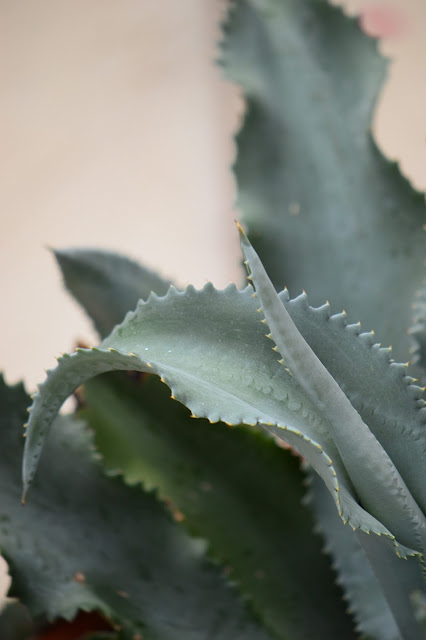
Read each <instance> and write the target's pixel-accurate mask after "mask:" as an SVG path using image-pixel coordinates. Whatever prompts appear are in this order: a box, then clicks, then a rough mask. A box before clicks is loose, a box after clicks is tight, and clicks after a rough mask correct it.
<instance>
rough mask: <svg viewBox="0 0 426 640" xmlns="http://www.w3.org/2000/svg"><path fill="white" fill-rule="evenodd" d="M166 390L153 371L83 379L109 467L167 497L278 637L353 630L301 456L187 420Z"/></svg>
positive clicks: (255, 436) (244, 432) (89, 415)
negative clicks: (305, 502)
mask: <svg viewBox="0 0 426 640" xmlns="http://www.w3.org/2000/svg"><path fill="white" fill-rule="evenodd" d="M168 396H169V393H168V391H167V389H166V387H165V386H164V385H162V384H161V383H160V382H159V381H158V379H157V378H155V377H154V376H148V377H144V378H143V379H142V380H138V379H136V380H133V381H132V380H131V379H129V378H128V377H127V376H123V375H119V374H108V375H104V376H99V377H97V378H94V379H93V380H91V381H90V382H88V383H87V384H86V385H85V389H84V409H83V411H82V415H83V416H84V418H85V419H86V420H87V421H88V423H89V424H90V426H91V427H93V428H94V430H95V434H96V439H95V441H96V445H97V447H98V449H99V450H100V451H101V452H102V454H103V456H104V464H105V465H106V467H107V468H108V469H110V470H114V469H115V470H117V469H120V470H122V473H123V474H124V477H125V479H126V481H127V482H129V483H131V484H133V483H135V482H138V481H142V482H143V484H144V486H145V487H155V488H157V490H158V492H159V494H160V495H161V497H163V498H164V499H168V500H171V502H172V504H173V506H174V508H177V509H178V510H179V515H181V517H183V518H184V520H183V523H182V524H183V525H184V526H185V528H186V529H187V530H189V531H190V532H191V533H192V534H193V535H196V536H201V537H203V538H204V539H206V540H208V542H209V552H210V555H212V556H213V557H214V558H215V559H216V560H217V561H220V562H221V564H222V565H223V566H225V567H227V572H228V575H229V578H230V579H231V580H232V581H237V583H238V585H239V588H240V590H241V591H242V592H243V593H244V594H245V595H246V597H247V598H249V600H250V602H251V604H252V606H253V608H254V609H255V611H256V613H257V615H258V617H259V618H261V619H262V620H264V621H265V623H266V625H267V627H269V628H271V629H273V630H274V632H275V634H276V636H277V638H301V639H305V638H322V637H324V638H328V637H331V636H336V637H339V638H342V639H343V638H352V637H354V635H353V632H352V628H351V622H350V618H349V617H347V616H346V615H345V614H344V608H343V602H342V601H341V595H340V594H339V593H338V590H337V589H336V587H335V586H334V584H333V576H332V574H331V572H330V570H329V567H328V563H327V561H326V559H325V557H324V555H322V554H321V541H320V538H319V537H313V536H312V529H313V527H314V524H313V521H312V520H311V517H310V514H309V512H308V510H307V509H306V508H304V507H303V506H302V504H301V501H302V496H303V486H302V479H303V476H302V474H301V472H300V470H299V460H298V458H296V457H295V456H294V455H292V454H291V453H290V452H289V451H285V450H284V449H282V448H278V447H276V446H275V444H274V442H273V441H272V440H271V439H270V438H265V437H264V436H263V435H262V434H260V433H258V432H256V431H253V430H252V429H251V430H249V429H246V428H244V427H241V426H240V427H235V428H233V429H230V428H229V427H227V426H226V425H224V424H223V423H219V424H214V425H211V424H209V423H208V422H207V421H206V420H198V421H194V420H191V419H190V417H189V415H188V412H187V411H186V410H185V409H184V408H183V407H182V406H181V405H180V404H178V403H176V402H173V401H172V400H170V399H169V397H168ZM307 610H309V611H310V615H309V616H306V611H307Z"/></svg>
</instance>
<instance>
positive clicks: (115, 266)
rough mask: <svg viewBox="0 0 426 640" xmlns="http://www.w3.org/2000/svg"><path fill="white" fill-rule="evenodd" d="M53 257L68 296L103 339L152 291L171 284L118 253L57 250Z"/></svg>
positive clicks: (166, 287)
mask: <svg viewBox="0 0 426 640" xmlns="http://www.w3.org/2000/svg"><path fill="white" fill-rule="evenodd" d="M53 253H54V256H55V258H56V260H57V262H58V264H59V266H60V268H61V271H62V275H63V278H64V283H65V286H66V288H67V289H68V290H69V291H70V293H71V294H72V295H73V296H74V297H75V298H76V300H77V301H78V302H79V303H80V304H81V305H82V307H83V308H84V309H85V310H86V311H87V313H88V314H89V316H90V317H91V318H92V320H93V322H94V325H95V327H96V329H97V331H98V332H99V334H100V335H101V336H102V337H104V336H106V335H108V334H109V333H110V331H111V330H112V329H113V327H114V326H115V325H116V324H118V323H119V322H121V320H122V319H123V318H124V316H125V315H126V313H127V312H128V311H130V310H131V309H134V308H135V307H136V303H137V301H138V300H139V299H140V298H143V299H146V298H147V297H148V296H149V294H150V293H151V291H155V292H156V293H158V294H159V295H161V294H163V293H166V291H167V289H168V288H169V285H170V282H169V281H167V280H164V279H163V278H161V277H160V276H159V275H157V274H156V273H155V272H153V271H150V270H149V269H147V268H146V267H142V266H141V265H140V264H138V263H137V262H135V261H133V260H129V258H126V257H124V256H121V255H119V254H118V253H113V252H110V251H100V250H99V249H56V250H55V251H54V252H53Z"/></svg>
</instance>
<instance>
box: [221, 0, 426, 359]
mask: <svg viewBox="0 0 426 640" xmlns="http://www.w3.org/2000/svg"><path fill="white" fill-rule="evenodd" d="M222 52H223V53H222V59H223V60H222V64H223V66H224V68H225V72H226V74H227V75H228V76H229V77H230V78H231V80H233V81H234V82H236V83H237V84H238V85H240V86H241V87H242V90H243V93H244V95H245V98H246V101H247V109H246V116H245V121H244V125H243V128H242V130H241V132H240V133H239V135H238V137H237V146H238V155H237V161H236V166H235V173H236V177H237V182H238V204H239V208H240V210H241V211H242V215H243V219H244V221H245V222H246V223H247V225H248V228H249V231H250V237H251V240H252V241H253V244H254V246H255V248H256V249H257V251H258V253H259V255H260V257H261V258H262V261H263V263H264V264H265V266H266V269H267V271H268V273H269V275H270V277H271V279H272V281H273V283H274V285H275V286H276V288H278V289H281V288H282V286H283V285H284V284H286V285H287V286H288V287H289V289H290V290H291V291H292V292H293V294H296V293H298V292H300V291H301V290H302V288H303V289H306V291H307V292H308V295H309V298H310V300H311V304H315V305H318V304H321V303H322V302H323V301H324V300H325V299H326V298H327V297H329V296H333V297H332V299H331V302H332V304H333V308H334V309H335V310H337V309H338V310H340V309H342V308H345V309H346V311H347V312H348V314H349V316H350V317H351V318H353V319H354V321H357V320H360V321H361V323H362V325H363V327H365V328H366V329H368V330H370V329H373V328H374V330H375V331H376V332H377V335H378V336H379V339H380V341H381V342H383V344H385V345H386V346H387V345H393V347H394V351H395V357H396V358H397V359H398V360H400V361H405V360H407V359H408V354H409V338H408V336H407V335H406V331H407V329H408V328H409V326H410V324H411V310H410V308H411V303H412V302H413V299H414V293H415V291H416V290H417V289H418V287H419V286H420V285H421V282H422V281H423V278H424V265H423V260H424V253H425V239H424V233H423V232H422V225H423V223H424V218H425V205H424V197H423V195H422V194H420V193H415V192H414V190H413V189H412V188H411V187H410V185H409V184H408V182H407V180H405V179H404V178H403V177H402V176H401V174H400V172H399V170H398V167H397V166H396V164H394V163H389V162H388V161H387V160H386V159H384V158H383V157H382V156H381V154H380V153H379V152H378V151H377V149H376V148H375V146H374V144H373V142H372V140H371V136H370V133H369V132H370V123H371V114H372V110H373V105H374V101H375V98H376V94H377V91H378V88H379V87H380V84H381V82H382V80H383V79H384V74H385V71H386V61H385V60H384V59H383V58H381V57H380V56H379V55H378V54H377V51H376V43H375V42H374V41H373V40H372V39H371V38H367V36H365V35H364V34H363V33H362V32H361V30H360V29H359V26H358V24H357V23H356V21H355V20H353V19H349V18H347V17H346V16H345V15H343V13H342V11H341V10H340V9H338V8H335V7H331V6H330V4H329V2H327V0H285V1H282V0H239V1H238V2H234V3H233V4H232V6H231V9H230V11H229V16H228V19H227V21H226V24H225V26H224V41H223V44H222ZM313 263H314V264H315V268H314V269H312V268H311V265H312V264H313ZM334 305H336V306H334Z"/></svg>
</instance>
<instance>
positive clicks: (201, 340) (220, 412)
mask: <svg viewBox="0 0 426 640" xmlns="http://www.w3.org/2000/svg"><path fill="white" fill-rule="evenodd" d="M302 304H303V300H302ZM256 305H257V302H256V301H255V299H254V298H252V296H251V291H250V289H246V290H245V291H243V292H238V291H237V290H236V289H235V287H233V286H230V287H228V288H227V289H225V290H224V291H222V292H218V291H216V290H215V289H214V288H213V287H212V286H211V285H207V286H206V287H205V288H204V289H203V290H202V291H199V292H197V291H195V290H194V289H193V288H191V287H189V288H188V289H187V290H186V291H185V292H177V291H176V290H175V289H171V290H170V291H169V293H168V294H167V295H166V296H165V297H164V298H156V297H154V296H152V297H151V298H150V299H149V301H148V302H147V303H140V304H139V305H138V308H137V310H136V312H135V313H131V314H129V315H128V316H127V318H126V320H125V321H124V323H123V324H122V325H120V326H118V327H117V328H116V329H115V330H114V331H113V332H112V334H111V336H109V337H108V338H107V339H106V340H105V341H104V342H103V343H102V344H101V346H100V348H99V349H97V350H79V351H78V352H76V353H75V354H73V355H72V356H67V357H64V358H62V359H61V360H60V362H59V366H58V369H57V370H56V372H55V373H54V374H51V375H50V376H49V377H48V379H47V381H46V382H45V383H44V385H43V386H42V387H41V390H40V394H39V396H38V398H36V401H35V404H34V407H33V409H32V415H31V420H30V427H29V434H28V439H27V455H26V461H25V465H26V466H25V469H26V473H27V482H28V481H30V479H31V476H32V474H33V472H34V469H35V466H36V464H37V459H38V455H39V453H40V447H41V445H42V442H43V439H44V437H45V435H46V433H47V429H48V426H49V421H50V420H51V417H52V415H51V414H52V412H53V411H54V410H56V409H57V408H59V406H60V404H61V402H62V401H63V400H64V399H65V398H66V397H67V395H69V394H70V393H71V392H72V390H73V388H74V387H75V386H77V385H78V384H80V383H81V382H83V381H84V380H86V379H88V378H90V377H92V376H93V375H95V374H96V373H101V372H103V371H106V370H108V369H120V368H121V369H138V370H141V371H151V372H154V373H157V374H158V375H160V376H161V377H162V379H163V380H164V381H165V382H166V383H167V384H168V385H169V386H170V387H171V388H172V392H173V395H174V396H175V397H176V398H177V399H179V400H180V401H181V402H183V403H184V404H186V405H187V406H188V407H189V408H190V409H191V411H192V412H193V413H194V414H195V415H197V416H200V417H203V416H204V417H207V418H209V419H210V420H211V421H217V420H220V419H222V420H224V421H226V422H228V423H230V424H239V423H241V422H242V423H246V424H255V423H264V424H268V423H269V424H270V425H271V428H272V429H273V425H278V426H279V427H285V431H283V430H282V429H281V428H280V429H279V430H278V432H279V433H280V435H281V436H283V437H284V439H285V440H286V441H287V442H288V443H290V444H291V445H292V446H294V447H295V448H296V449H298V450H299V451H300V453H301V454H302V455H303V456H304V457H306V458H307V459H308V460H309V461H310V463H311V464H312V466H314V468H315V469H316V470H317V471H318V472H319V473H320V475H321V476H322V477H323V480H324V481H325V482H326V484H327V486H328V487H329V489H330V490H331V492H332V493H333V495H334V497H335V500H336V503H337V504H338V507H339V510H340V512H341V514H342V517H343V518H344V519H345V520H349V521H350V522H351V524H352V525H353V526H355V527H359V528H362V529H364V530H372V531H376V532H377V533H380V532H381V533H384V534H386V535H390V533H389V531H388V530H387V529H386V528H385V527H383V525H382V524H381V523H379V522H377V520H376V519H375V518H373V517H372V516H371V515H370V514H368V513H366V512H365V511H363V510H362V509H361V507H360V506H359V505H358V504H357V502H356V501H355V500H354V493H353V489H352V485H351V482H350V481H349V479H348V476H347V473H346V471H345V468H344V466H343V464H342V461H341V459H340V455H339V453H338V451H337V448H336V446H335V444H334V441H333V439H332V438H331V437H330V434H329V431H328V425H327V424H326V421H325V420H324V418H323V417H322V416H321V415H319V412H318V410H317V408H316V407H315V406H314V404H313V403H312V401H311V400H309V398H307V397H306V394H305V393H304V392H303V390H302V389H301V388H300V386H299V384H298V383H297V382H296V381H295V379H294V378H293V376H292V375H291V374H290V373H289V372H288V371H286V369H285V368H284V367H283V366H281V365H280V364H279V363H278V362H277V359H276V356H275V353H274V352H273V351H272V349H271V343H270V341H268V340H267V339H266V338H265V336H264V331H263V327H262V325H261V324H260V323H259V321H258V315H257V314H256ZM317 315H318V314H315V318H317ZM323 325H324V331H325V332H327V329H328V326H329V325H330V323H329V322H328V321H327V319H326V318H323ZM330 326H331V327H332V328H333V330H334V329H335V325H334V324H333V323H332V324H331V325H330ZM340 331H341V333H342V335H344V336H345V339H346V336H347V332H345V329H344V327H341V328H340ZM349 335H350V336H351V339H352V340H353V341H354V342H355V343H356V341H358V340H359V338H358V337H357V336H356V335H355V334H353V333H349ZM109 349H113V351H111V350H109ZM339 351H340V345H339V343H337V348H336V350H335V351H334V354H333V357H334V358H339V357H342V354H341V353H340V356H339ZM368 357H369V358H373V361H374V358H375V357H377V354H376V353H375V351H374V350H373V349H371V350H370V351H369V352H368ZM368 362H369V360H368V358H367V360H366V363H365V367H366V368H368ZM385 365H386V366H387V367H389V363H383V362H382V363H381V365H380V366H383V367H385ZM358 377H362V370H359V372H358ZM393 384H394V385H396V389H397V390H396V391H395V392H396V393H401V391H400V389H399V388H398V385H399V387H401V386H402V388H403V389H404V390H405V393H407V405H408V404H409V403H410V402H411V411H412V412H413V413H414V414H415V415H416V417H417V418H418V416H420V419H422V415H421V414H420V412H419V410H418V408H417V407H416V405H415V401H414V400H412V399H410V397H409V393H408V392H407V387H406V385H405V383H404V382H403V380H402V378H400V379H398V378H396V377H395V379H394V380H393ZM352 393H353V394H354V395H355V396H356V395H357V390H356V388H355V389H353V391H352ZM377 437H379V436H377ZM407 442H409V437H408V436H407ZM411 462H412V460H411V459H408V458H407V461H406V466H407V468H408V467H409V466H411ZM400 473H402V475H403V476H404V474H405V469H401V468H400ZM404 477H405V476H404ZM401 552H402V553H404V551H403V549H401Z"/></svg>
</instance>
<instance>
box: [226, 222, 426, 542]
mask: <svg viewBox="0 0 426 640" xmlns="http://www.w3.org/2000/svg"><path fill="white" fill-rule="evenodd" d="M239 231H240V237H241V246H242V250H243V253H244V256H245V259H246V260H245V264H246V265H247V267H248V270H249V274H250V275H249V279H250V280H252V281H253V282H254V285H255V288H256V296H257V297H258V299H259V302H260V305H261V306H260V309H258V310H259V311H261V312H262V313H263V314H264V317H265V321H266V323H267V324H268V326H269V328H270V330H271V333H270V334H269V335H268V336H267V337H269V338H271V339H272V340H273V341H274V342H275V344H276V348H277V350H278V351H279V352H280V353H281V355H282V356H283V360H281V361H280V362H281V364H283V365H284V366H286V367H287V368H288V369H289V371H290V373H291V374H292V375H293V376H294V377H295V379H296V380H297V382H298V383H299V384H300V386H301V387H302V388H303V390H304V391H305V393H306V396H307V397H308V398H310V399H311V401H312V402H313V404H314V406H316V407H317V409H318V413H319V414H320V415H322V416H323V417H324V419H325V420H326V422H327V424H328V425H329V430H330V435H331V437H332V439H333V440H334V442H335V444H336V447H337V449H338V451H339V453H340V455H341V458H342V460H343V463H344V465H345V468H346V470H347V472H348V474H349V476H350V478H351V480H352V482H353V485H354V487H355V490H356V493H357V494H358V496H359V498H360V499H361V502H362V504H363V505H364V506H365V508H366V509H367V510H368V511H369V512H370V513H371V514H372V515H374V516H375V517H377V518H378V519H379V520H380V521H381V522H382V523H383V524H385V525H386V526H387V527H389V529H390V530H391V531H393V532H394V533H395V535H396V536H397V538H398V539H399V540H400V541H401V542H403V543H404V544H406V545H407V546H410V547H413V548H414V549H417V550H418V551H420V552H422V553H425V551H426V519H425V516H424V514H423V512H422V510H421V509H420V507H419V506H418V504H417V503H416V501H415V500H414V498H413V496H412V494H411V492H410V490H409V488H408V487H407V485H406V483H405V482H404V480H403V478H402V477H401V475H400V473H399V471H398V469H397V468H396V467H395V465H394V463H393V462H392V460H391V458H390V457H389V455H388V454H387V452H386V451H385V449H384V448H383V447H382V445H381V444H380V442H379V441H378V439H377V438H376V437H375V435H374V434H373V433H372V431H371V430H370V429H369V427H368V426H367V425H366V424H365V422H364V421H363V420H362V418H361V416H360V414H359V413H358V412H357V411H356V409H355V408H354V407H353V406H352V404H351V402H350V400H349V398H348V397H347V396H346V395H345V393H344V392H343V391H342V389H341V388H340V387H339V385H338V383H337V382H336V380H335V379H334V378H333V376H332V375H331V374H330V373H329V372H328V371H327V369H326V367H325V366H324V365H323V363H322V362H321V361H320V360H319V358H318V357H317V356H316V354H315V353H314V352H313V351H312V349H311V348H310V346H309V345H308V343H307V342H306V340H305V339H304V338H303V336H302V335H301V333H300V332H299V330H298V329H297V327H296V325H295V324H294V322H293V320H292V319H291V317H290V315H289V313H288V311H287V310H286V308H285V306H284V305H283V304H282V302H281V300H280V298H279V296H278V294H277V293H276V291H275V289H274V287H273V285H272V283H271V281H270V279H269V277H268V275H267V273H266V271H265V269H264V267H263V265H262V263H261V262H260V260H259V257H258V255H257V254H256V252H255V251H254V249H253V247H252V246H251V244H250V242H249V241H248V239H247V237H246V235H245V234H244V232H243V230H242V229H241V227H239ZM400 446H401V448H402V446H403V442H402V441H401V444H400ZM418 472H419V474H422V469H421V468H420V469H419V470H418Z"/></svg>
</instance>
